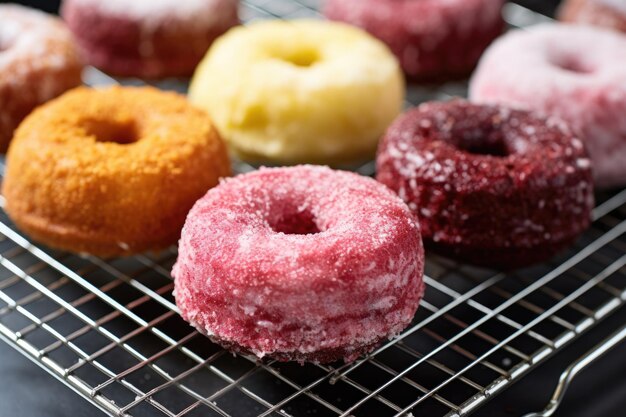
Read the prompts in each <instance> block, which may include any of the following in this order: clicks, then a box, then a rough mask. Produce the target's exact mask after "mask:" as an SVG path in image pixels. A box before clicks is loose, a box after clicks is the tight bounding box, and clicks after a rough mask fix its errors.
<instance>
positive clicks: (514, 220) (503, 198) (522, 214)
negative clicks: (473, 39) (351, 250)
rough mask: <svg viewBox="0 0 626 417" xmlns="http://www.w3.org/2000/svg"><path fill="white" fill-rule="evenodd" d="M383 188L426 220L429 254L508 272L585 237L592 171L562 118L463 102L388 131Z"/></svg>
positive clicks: (436, 105)
mask: <svg viewBox="0 0 626 417" xmlns="http://www.w3.org/2000/svg"><path fill="white" fill-rule="evenodd" d="M376 162H377V177H376V178H377V180H379V181H380V182H382V183H383V184H385V185H387V186H388V187H389V188H391V189H392V190H394V191H395V192H396V193H398V195H399V196H400V197H401V198H402V199H403V200H404V201H405V202H406V203H407V204H408V205H409V208H411V209H412V211H413V212H414V213H415V214H416V215H417V216H418V217H419V219H420V224H421V227H422V236H423V238H424V242H425V243H426V244H427V246H430V247H431V248H433V249H434V250H439V251H440V252H442V253H444V254H447V255H452V256H453V257H456V258H459V259H462V260H465V261H468V262H471V263H474V264H479V265H488V266H492V267H497V268H503V269H510V268H514V267H519V266H523V265H527V264H530V263H534V262H538V261H541V260H545V259H547V258H548V257H550V256H551V255H553V254H554V253H556V252H557V251H559V250H560V249H562V248H563V247H565V246H567V245H568V244H570V243H571V242H572V241H573V240H574V239H575V238H576V237H577V236H578V234H579V233H581V232H582V231H583V230H585V229H586V228H587V226H588V225H589V222H590V212H591V209H592V208H593V184H592V181H591V175H592V174H591V163H590V160H589V158H588V156H587V152H586V151H585V149H584V146H583V143H582V141H581V140H580V139H578V138H577V137H576V135H574V134H573V133H572V132H571V131H570V129H569V128H568V127H567V126H566V125H565V123H563V122H562V121H560V120H559V119H555V118H550V119H545V118H543V117H541V116H539V115H537V114H533V113H529V112H526V111H520V110H511V109H508V108H505V107H497V106H487V105H475V104H471V103H469V102H467V101H464V100H454V101H450V102H431V103H426V104H423V105H421V106H419V107H417V108H415V109H412V110H410V111H408V112H407V113H405V114H404V115H403V116H401V117H400V118H399V119H398V120H396V122H394V124H393V125H392V126H391V127H390V128H389V130H388V131H387V134H386V135H385V137H384V139H383V141H382V142H381V145H380V148H379V153H378V157H377V160H376Z"/></svg>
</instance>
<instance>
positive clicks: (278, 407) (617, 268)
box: [0, 0, 626, 417]
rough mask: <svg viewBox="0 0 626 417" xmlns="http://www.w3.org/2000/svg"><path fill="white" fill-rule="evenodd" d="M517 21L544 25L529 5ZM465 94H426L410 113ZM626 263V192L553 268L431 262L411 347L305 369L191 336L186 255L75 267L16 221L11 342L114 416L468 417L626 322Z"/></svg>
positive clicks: (304, 0)
mask: <svg viewBox="0 0 626 417" xmlns="http://www.w3.org/2000/svg"><path fill="white" fill-rule="evenodd" d="M316 6H317V1H315V0H297V1H288V0H254V1H253V0H249V1H244V9H243V12H244V17H245V20H248V21H249V20H253V19H256V18H265V17H285V16H287V17H307V16H308V17H315V16H316V14H317V12H316V11H315V10H316V9H315V8H316ZM506 17H507V19H508V20H509V23H512V24H513V25H515V26H525V25H527V24H531V23H534V22H537V21H538V20H539V17H538V16H536V15H534V14H533V13H532V12H530V11H528V10H526V9H523V8H520V7H517V6H515V5H508V7H507V9H506ZM87 78H88V80H89V81H90V82H92V83H96V84H97V83H110V82H111V81H112V80H110V79H108V78H106V77H105V76H104V75H103V74H99V73H97V72H95V71H92V72H91V73H89V74H88V76H87ZM127 82H128V81H127ZM130 82H131V83H134V82H135V81H130ZM159 86H160V87H163V88H174V89H180V84H178V83H165V84H159ZM464 88H465V86H464V85H463V84H450V85H446V86H444V87H442V88H431V89H428V88H427V89H423V88H422V89H419V90H418V89H415V88H411V89H410V91H409V101H410V102H412V103H416V102H417V101H421V100H423V99H426V98H443V97H447V96H449V95H450V94H463V93H464ZM239 168H240V169H241V170H247V169H251V167H249V166H245V165H240V166H239ZM370 169H371V166H368V165H366V166H364V167H361V169H360V171H362V172H364V173H367V172H368V171H369V170H370ZM0 203H3V201H0ZM625 253H626V190H624V191H622V192H619V193H616V194H613V195H609V196H604V197H601V204H599V205H598V207H597V208H596V209H595V210H594V223H593V225H592V227H591V229H590V230H589V231H588V232H587V233H586V234H585V235H584V236H583V237H582V238H581V239H580V241H579V242H578V243H577V244H576V245H575V247H573V248H572V249H571V250H570V251H569V252H568V253H565V254H563V255H561V256H559V257H557V258H555V259H554V260H553V261H551V262H549V263H547V264H545V265H540V266H536V267H533V268H528V269H525V270H522V271H518V272H515V273H511V274H503V273H494V272H492V271H488V270H484V269H477V268H472V267H468V266H465V265H462V264H457V263H455V262H452V261H449V260H446V259H442V258H437V257H433V256H429V260H428V262H427V267H426V275H427V276H426V278H425V279H426V282H427V285H428V290H427V293H426V297H425V299H424V301H423V302H422V305H421V307H420V309H419V310H418V313H417V315H416V317H415V319H414V321H413V323H412V325H411V326H410V327H409V328H408V329H407V330H405V331H404V332H403V333H402V334H401V335H400V336H399V337H398V338H397V339H394V340H392V341H389V342H388V343H386V344H384V345H383V346H381V347H380V348H378V349H377V350H376V351H375V352H374V353H372V354H371V355H369V356H368V357H367V358H365V359H362V360H360V361H358V362H356V363H353V364H349V365H345V364H341V363H337V364H332V365H314V364H307V365H305V366H300V365H297V364H293V363H278V362H275V361H266V362H258V361H256V359H255V358H252V357H247V356H241V355H231V354H229V353H227V352H225V351H224V350H222V349H220V348H219V347H217V346H216V345H213V344H212V343H210V342H209V341H208V340H207V339H206V338H205V337H203V336H202V335H200V334H198V333H197V332H196V331H195V330H193V329H192V328H191V327H189V326H188V325H187V324H186V323H184V322H183V321H182V320H181V319H180V318H179V317H178V315H177V309H176V306H175V304H174V300H173V298H172V295H171V292H172V289H173V284H172V280H171V278H170V275H169V271H170V269H171V266H172V264H173V262H174V259H175V256H176V254H175V250H174V249H172V250H169V251H165V252H163V253H159V254H146V255H140V256H136V257H133V258H129V259H116V260H112V261H104V260H102V259H99V258H95V257H91V256H87V257H79V256H75V255H70V254H67V253H59V252H55V251H50V250H46V249H42V248H40V247H38V246H36V245H34V244H31V243H30V242H29V241H28V240H27V239H26V238H24V237H23V236H22V235H21V234H20V232H19V231H16V230H15V229H14V228H13V226H12V224H11V222H10V221H9V220H8V218H6V216H5V215H4V213H2V214H0V338H2V339H4V340H5V341H6V342H8V343H9V344H11V345H13V346H14V347H15V348H17V349H18V350H19V351H21V352H22V353H23V354H24V355H26V356H27V357H29V358H30V359H31V360H33V361H34V362H35V363H37V364H39V365H40V366H41V367H43V368H44V369H46V370H47V371H48V372H50V373H51V374H52V375H54V376H55V377H56V378H58V379H59V380H61V381H62V382H64V383H65V384H66V385H68V386H69V387H71V388H72V389H74V390H75V391H76V392H78V393H79V394H81V395H82V396H83V397H85V398H87V399H88V400H90V401H91V402H92V403H93V404H94V405H96V406H97V407H99V408H100V409H101V410H103V411H105V412H106V413H108V414H110V415H116V416H124V415H132V416H137V417H138V416H154V415H166V416H171V417H172V416H183V415H184V416H200V415H202V416H214V415H215V416H237V417H245V416H257V415H260V416H301V415H309V414H311V415H316V416H337V415H339V416H376V417H382V416H394V415H410V414H411V413H413V414H415V415H428V416H436V415H441V416H443V415H448V416H461V415H467V414H469V413H471V412H472V411H473V410H474V409H476V407H478V406H479V405H480V404H481V403H483V402H484V401H486V400H487V399H488V398H489V397H490V396H492V395H494V394H495V393H497V392H498V391H500V390H502V389H503V388H505V387H506V386H507V385H509V384H510V383H512V382H514V381H516V380H517V379H519V378H520V377H521V376H522V375H523V374H524V373H525V372H527V371H528V370H530V369H532V368H533V367H535V366H536V365H537V364H538V363H540V362H541V361H543V360H545V359H546V358H547V357H548V356H550V355H551V354H553V353H555V352H557V351H559V350H560V349H561V348H562V347H563V346H564V345H565V344H567V343H568V342H570V341H572V340H573V339H575V338H576V337H577V336H579V335H580V334H581V333H582V332H584V331H585V330H587V329H588V328H590V327H591V326H593V325H594V324H596V323H597V322H598V321H599V320H601V319H602V318H604V317H606V316H607V315H609V314H611V313H614V312H616V311H618V310H619V311H620V312H621V313H622V314H623V313H624V308H623V306H624V303H626V268H625V265H626V255H625Z"/></svg>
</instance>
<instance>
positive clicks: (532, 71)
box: [470, 24, 626, 187]
mask: <svg viewBox="0 0 626 417" xmlns="http://www.w3.org/2000/svg"><path fill="white" fill-rule="evenodd" d="M470 98H471V99H472V100H474V101H477V102H481V103H503V104H508V105H513V106H516V107H523V108H528V109H532V110H537V111H541V112H543V113H546V114H548V115H555V116H558V117H560V118H562V119H563V120H565V121H566V122H568V123H569V124H570V125H571V126H572V127H573V128H575V129H577V130H578V132H579V133H580V134H581V138H582V139H583V140H584V141H585V144H586V146H587V149H588V150H589V153H590V155H591V159H592V161H593V171H594V177H595V181H596V185H598V186H599V187H613V186H620V185H625V184H626V117H624V115H626V36H624V35H622V34H620V33H617V32H613V31H610V30H606V29H601V28H593V27H587V26H576V25H565V24H545V25H539V26H535V27H533V28H531V29H529V30H525V31H514V32H511V33H509V34H507V35H505V36H503V37H502V38H501V39H500V40H498V41H496V42H495V43H494V44H493V45H492V46H491V47H490V48H489V50H488V51H487V52H486V53H485V55H484V57H483V58H482V60H481V62H480V64H479V66H478V69H477V70H476V72H475V73H474V76H473V77H472V80H471V83H470Z"/></svg>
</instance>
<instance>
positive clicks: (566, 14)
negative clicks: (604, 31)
mask: <svg viewBox="0 0 626 417" xmlns="http://www.w3.org/2000/svg"><path fill="white" fill-rule="evenodd" d="M559 20H562V21H563V22H572V23H582V24H588V25H593V26H603V27H607V28H611V29H615V30H619V31H621V32H626V1H624V0H566V1H564V2H563V5H562V6H561V8H560V9H559Z"/></svg>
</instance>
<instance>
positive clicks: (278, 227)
mask: <svg viewBox="0 0 626 417" xmlns="http://www.w3.org/2000/svg"><path fill="white" fill-rule="evenodd" d="M270 227H271V228H272V230H273V231H274V232H276V233H284V234H286V235H313V234H316V233H320V232H321V230H320V228H319V227H318V226H317V223H316V222H315V216H314V215H313V213H311V212H310V211H309V210H304V211H297V210H293V211H291V210H290V211H287V212H285V213H283V214H282V216H280V217H277V218H275V219H272V221H270Z"/></svg>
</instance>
